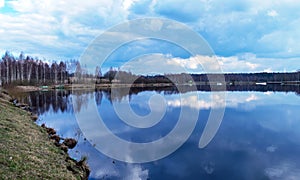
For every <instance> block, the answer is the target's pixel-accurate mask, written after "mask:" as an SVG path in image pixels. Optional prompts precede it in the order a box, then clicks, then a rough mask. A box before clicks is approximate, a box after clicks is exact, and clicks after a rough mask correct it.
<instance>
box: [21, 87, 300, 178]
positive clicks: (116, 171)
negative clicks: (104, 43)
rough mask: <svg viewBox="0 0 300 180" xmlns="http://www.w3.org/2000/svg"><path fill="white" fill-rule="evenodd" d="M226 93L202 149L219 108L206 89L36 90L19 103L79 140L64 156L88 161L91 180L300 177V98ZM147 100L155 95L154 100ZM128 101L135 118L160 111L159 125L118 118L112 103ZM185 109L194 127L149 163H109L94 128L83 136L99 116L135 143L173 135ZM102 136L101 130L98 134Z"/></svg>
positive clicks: (270, 93)
mask: <svg viewBox="0 0 300 180" xmlns="http://www.w3.org/2000/svg"><path fill="white" fill-rule="evenodd" d="M194 93H197V96H198V99H197V98H196V99H193V97H194ZM226 96H227V98H226V107H225V112H224V117H223V119H222V122H221V125H220V127H219V128H218V131H217V132H216V134H215V136H214V137H213V139H212V140H211V141H210V142H209V143H208V145H207V146H206V147H204V148H199V147H198V144H199V139H200V137H201V135H202V133H203V131H204V128H205V125H206V123H207V121H208V117H209V113H210V111H211V109H212V108H218V107H217V106H218V104H217V103H214V102H212V101H211V100H212V99H211V92H209V91H198V92H186V93H183V94H178V93H176V91H172V90H144V91H142V90H140V91H136V92H131V93H129V94H128V93H126V92H125V93H124V92H122V91H119V93H118V94H115V95H114V96H112V95H111V92H110V91H108V90H105V91H100V90H98V91H95V92H94V91H73V92H72V91H64V90H62V91H45V92H42V91H41V92H31V93H30V94H27V95H26V96H25V97H23V99H22V101H24V102H27V103H29V104H31V105H32V107H33V109H34V111H36V112H37V113H38V114H39V120H38V121H37V124H39V125H41V124H42V123H45V124H46V126H48V127H52V128H54V129H56V130H57V133H58V134H59V135H60V136H61V137H72V138H75V139H77V140H78V144H77V146H76V147H75V148H74V149H71V150H69V153H70V155H71V157H73V158H75V159H80V158H81V157H83V156H87V158H88V165H89V166H90V168H91V175H90V179H297V178H298V177H300V156H299V154H300V140H299V139H300V96H298V95H297V93H294V92H276V91H264V92H260V91H228V92H226ZM151 97H158V98H157V99H155V98H154V99H152V100H151ZM162 98H163V99H162ZM149 100H150V101H149ZM125 102H129V107H130V108H131V109H132V111H133V112H134V113H136V114H137V115H138V116H139V117H141V116H147V115H148V114H149V113H150V114H151V113H155V112H157V113H158V114H159V113H163V114H162V115H161V116H159V115H158V116H157V117H160V119H159V120H160V121H159V122H155V123H154V124H152V125H151V126H150V125H149V127H148V128H137V127H132V126H130V125H129V124H128V122H125V121H124V120H121V118H120V117H121V116H120V114H119V113H118V112H116V111H115V106H116V105H120V106H122V103H125ZM149 102H150V106H151V107H152V109H151V110H150V106H149ZM91 107H96V111H97V112H93V113H88V111H86V110H87V109H89V108H91ZM182 108H184V109H186V110H187V112H190V111H198V112H199V116H197V121H196V124H195V128H194V129H193V130H192V131H191V135H190V136H189V137H188V138H187V140H186V141H185V142H184V143H183V145H182V146H180V147H179V148H178V149H176V150H175V151H174V152H173V153H170V154H169V155H168V156H166V157H164V158H162V159H158V160H155V161H152V162H146V163H126V162H122V161H118V160H115V159H112V158H110V157H108V156H107V155H105V154H103V153H102V152H100V151H98V150H97V147H98V146H99V143H100V144H101V143H103V142H99V143H98V142H97V139H95V137H98V135H97V128H96V127H98V126H97V125H95V129H94V130H93V133H94V137H93V135H91V132H83V131H82V129H84V127H83V126H84V125H85V124H89V125H90V126H91V125H92V126H93V125H94V124H93V123H95V120H96V119H95V118H94V117H96V116H100V117H101V118H102V121H103V123H104V124H105V125H106V127H107V129H109V130H110V131H111V132H112V133H113V134H115V135H116V136H117V137H119V138H121V139H124V140H125V141H130V142H135V143H148V142H152V141H155V140H158V139H160V138H163V137H165V136H167V135H168V133H169V132H171V131H172V129H173V128H174V127H175V126H176V123H178V118H179V116H180V113H181V109H182ZM121 110H122V109H121ZM84 111H86V113H87V114H85V115H83V116H81V118H80V120H79V119H78V116H76V113H80V112H84ZM126 114H129V113H127V112H125V113H123V115H122V118H126ZM82 117H86V118H82ZM130 117H131V116H130ZM130 117H128V118H130ZM189 118H192V117H189V116H186V117H183V119H184V121H186V122H188V121H189ZM92 119H93V120H92ZM85 121H86V122H85ZM99 133H100V134H101V133H102V132H100V129H99ZM85 134H86V135H87V136H88V137H86V136H85ZM102 140H103V139H102ZM107 140H109V139H107ZM105 143H110V142H105ZM111 151H116V152H117V153H120V154H121V155H124V153H127V152H128V151H127V150H126V149H125V147H124V148H122V147H118V146H116V148H115V149H113V150H112V149H111ZM158 151H159V149H158ZM141 154H143V153H141ZM125 155H126V154H125ZM128 156H130V154H129V155H128Z"/></svg>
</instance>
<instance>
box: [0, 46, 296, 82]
mask: <svg viewBox="0 0 300 180" xmlns="http://www.w3.org/2000/svg"><path fill="white" fill-rule="evenodd" d="M221 76H222V77H223V76H224V78H225V81H226V83H227V84H232V85H234V84H239V83H249V84H251V83H255V82H288V81H299V80H300V71H297V72H284V73H283V72H282V73H275V72H273V73H266V72H262V73H227V74H209V75H207V74H188V73H181V74H165V75H153V76H146V75H142V76H140V75H135V74H132V73H131V72H126V71H122V70H120V69H114V68H110V69H109V70H108V71H107V72H106V73H105V74H104V75H102V72H101V68H100V67H99V66H97V67H96V68H95V72H94V73H93V74H89V73H88V71H87V68H86V67H82V66H81V64H80V63H79V61H76V60H70V61H68V63H66V62H62V61H61V62H59V63H57V62H56V61H54V62H53V63H50V64H48V63H47V62H45V61H42V60H39V59H38V58H33V57H30V56H25V55H24V54H23V53H22V52H21V53H20V55H19V56H18V57H15V56H13V55H12V54H10V53H9V52H8V51H7V52H5V54H4V55H3V56H2V59H0V85H1V84H14V85H55V84H66V83H84V82H86V81H87V80H90V81H92V82H95V83H113V82H117V83H130V84H131V83H135V84H155V83H165V84H171V85H174V84H185V83H190V82H191V81H194V82H204V83H208V82H209V80H210V81H212V80H213V81H214V80H216V81H217V80H218V79H220V77H221ZM208 77H209V78H208Z"/></svg>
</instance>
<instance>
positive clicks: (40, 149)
mask: <svg viewBox="0 0 300 180" xmlns="http://www.w3.org/2000/svg"><path fill="white" fill-rule="evenodd" d="M1 91H2V90H1V89H0V179H86V178H87V177H86V174H85V172H84V170H83V169H82V167H81V166H80V165H78V162H76V161H74V160H72V159H71V158H69V156H68V154H67V153H65V152H64V151H63V150H61V149H60V148H59V147H56V146H55V145H54V142H53V141H52V140H49V138H48V134H47V132H46V130H45V129H43V128H42V127H39V126H37V125H36V124H35V123H34V122H33V121H32V120H31V118H30V114H29V112H26V111H23V110H21V109H19V108H17V107H14V106H13V104H12V103H10V102H9V96H8V95H6V94H4V93H2V92H1Z"/></svg>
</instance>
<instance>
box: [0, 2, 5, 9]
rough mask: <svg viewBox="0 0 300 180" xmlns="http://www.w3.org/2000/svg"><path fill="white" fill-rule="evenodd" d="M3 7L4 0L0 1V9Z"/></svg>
mask: <svg viewBox="0 0 300 180" xmlns="http://www.w3.org/2000/svg"><path fill="white" fill-rule="evenodd" d="M4 5H5V1H4V0H0V8H2V7H4Z"/></svg>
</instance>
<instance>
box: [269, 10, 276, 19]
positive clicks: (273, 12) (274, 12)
mask: <svg viewBox="0 0 300 180" xmlns="http://www.w3.org/2000/svg"><path fill="white" fill-rule="evenodd" d="M267 15H268V16H271V17H276V16H278V13H277V11H275V10H270V11H268V12H267Z"/></svg>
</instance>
